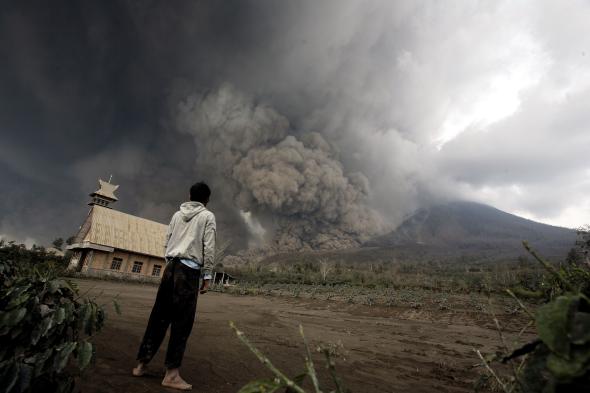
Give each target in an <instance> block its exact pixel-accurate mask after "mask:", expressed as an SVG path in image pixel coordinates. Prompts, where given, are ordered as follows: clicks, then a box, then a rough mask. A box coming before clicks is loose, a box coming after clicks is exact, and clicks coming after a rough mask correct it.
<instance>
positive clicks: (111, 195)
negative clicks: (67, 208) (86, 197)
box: [88, 176, 119, 207]
mask: <svg viewBox="0 0 590 393" xmlns="http://www.w3.org/2000/svg"><path fill="white" fill-rule="evenodd" d="M111 178H112V176H111ZM98 184H99V185H100V188H99V189H98V190H96V191H94V192H93V193H92V194H90V196H91V197H92V199H91V200H90V202H88V204H89V205H90V206H93V205H98V206H103V207H109V204H110V203H111V202H116V201H117V197H116V196H115V191H116V190H117V188H119V186H118V185H115V184H111V179H109V181H108V182H106V181H103V180H101V179H98Z"/></svg>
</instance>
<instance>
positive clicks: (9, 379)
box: [0, 362, 20, 393]
mask: <svg viewBox="0 0 590 393" xmlns="http://www.w3.org/2000/svg"><path fill="white" fill-rule="evenodd" d="M2 365H3V367H2V369H0V370H1V371H2V373H1V374H0V376H1V380H2V389H3V392H6V393H9V392H10V391H11V390H12V388H13V387H14V385H16V382H17V381H18V375H19V372H20V370H19V366H20V365H19V364H18V363H15V362H10V363H8V364H7V363H3V364H2Z"/></svg>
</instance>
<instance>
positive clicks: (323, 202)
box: [176, 85, 383, 249]
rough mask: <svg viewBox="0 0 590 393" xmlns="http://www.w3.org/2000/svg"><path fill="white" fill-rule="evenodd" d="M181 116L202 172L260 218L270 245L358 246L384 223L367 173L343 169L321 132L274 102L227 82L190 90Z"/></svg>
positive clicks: (230, 202)
mask: <svg viewBox="0 0 590 393" xmlns="http://www.w3.org/2000/svg"><path fill="white" fill-rule="evenodd" d="M176 120H177V126H178V128H179V130H181V131H182V132H186V133H189V134H191V135H193V136H194V138H195V145H196V148H197V159H196V168H197V170H198V172H199V173H200V174H202V175H203V174H206V176H207V178H208V179H212V180H211V181H212V183H213V184H214V187H216V188H218V189H220V190H223V191H222V194H223V195H224V201H223V204H224V205H225V206H224V207H225V208H228V209H234V210H235V213H236V214H238V213H239V211H243V212H250V213H251V214H252V216H253V217H255V218H256V219H257V220H258V221H259V222H261V223H262V225H263V226H264V229H265V230H266V231H267V233H270V234H271V237H270V239H268V240H269V241H270V243H267V244H266V245H267V246H268V245H272V246H273V247H277V248H279V249H304V248H312V249H330V248H340V247H354V246H357V245H358V244H360V242H362V241H363V240H365V239H367V238H368V237H370V236H373V235H375V234H377V233H380V232H381V231H382V229H383V223H382V221H381V219H380V217H379V216H378V214H377V213H376V212H375V211H373V210H372V209H371V208H369V207H368V206H367V205H366V204H365V201H366V198H367V197H368V194H369V182H368V179H367V178H366V177H365V176H364V175H363V174H362V173H359V172H353V173H345V171H344V169H343V166H342V164H341V162H340V161H339V160H338V158H337V155H336V152H335V151H334V149H333V148H332V147H331V145H330V144H329V143H328V142H327V141H326V140H325V139H324V137H323V136H322V135H321V134H319V133H316V132H307V133H305V132H304V133H301V132H297V133H295V132H294V131H293V130H292V129H290V126H289V121H288V120H287V118H285V117H284V116H283V115H281V114H280V113H278V112H277V111H276V110H274V109H273V108H272V107H270V106H267V105H265V104H262V103H257V102H255V100H254V99H253V98H252V97H249V96H247V95H245V94H243V93H241V92H239V91H237V90H236V89H235V88H233V87H232V86H230V85H223V86H221V87H220V88H219V89H217V90H215V91H212V92H209V93H206V94H193V95H191V96H189V97H187V98H186V99H185V100H184V101H182V102H181V103H180V105H179V106H178V112H177V116H176Z"/></svg>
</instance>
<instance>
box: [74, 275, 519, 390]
mask: <svg viewBox="0 0 590 393" xmlns="http://www.w3.org/2000/svg"><path fill="white" fill-rule="evenodd" d="M76 282H77V283H78V285H79V287H80V289H81V291H82V292H85V291H89V292H88V294H89V295H90V296H96V295H98V297H97V299H98V302H99V303H105V304H106V306H105V307H106V309H107V312H108V316H107V321H106V325H105V327H104V329H103V331H102V332H101V333H99V335H98V336H97V337H95V339H94V342H95V344H96V347H97V359H96V364H95V365H94V366H93V367H92V368H91V369H89V370H88V371H87V372H85V374H84V376H83V379H82V381H81V382H80V383H79V384H78V386H79V388H80V390H81V391H82V392H166V391H170V390H168V389H164V388H162V387H161V386H160V379H161V377H162V375H163V362H164V360H163V358H164V352H165V345H166V344H167V339H166V340H165V341H164V344H163V348H161V349H160V352H159V354H158V355H157V356H156V358H155V359H154V360H153V362H152V363H151V375H150V376H147V377H143V378H136V377H133V376H131V368H132V367H133V366H134V364H135V355H136V353H137V349H138V346H139V343H140V340H141V337H142V335H143V332H144V329H145V326H146V322H147V319H148V316H149V313H150V310H151V307H152V305H153V301H154V298H155V294H156V290H157V288H156V287H155V286H150V285H139V284H130V283H118V282H109V281H91V280H76ZM117 295H118V297H119V303H120V304H121V308H122V314H121V315H117V314H116V313H115V312H114V309H113V307H112V305H111V299H112V298H113V297H115V296H117ZM488 319H489V318H488V316H486V315H481V313H476V312H474V313H472V314H470V313H465V312H454V311H449V310H444V311H439V310H414V309H411V308H406V309H403V308H385V307H369V306H360V305H349V304H346V303H342V302H331V301H330V302H327V301H310V300H299V299H288V298H278V297H260V296H242V297H240V296H233V295H228V294H219V293H208V294H206V295H202V296H200V297H199V300H198V310H197V321H196V322H195V326H194V328H193V333H192V335H191V337H190V339H189V343H188V347H187V351H186V354H185V358H184V363H183V366H182V369H181V371H182V374H183V375H184V377H185V378H186V379H187V380H188V382H190V383H192V384H193V386H194V388H193V392H207V393H217V392H220V393H221V392H237V391H238V390H239V388H240V387H241V386H243V385H244V384H245V383H246V382H248V381H250V380H252V379H255V378H260V377H270V372H269V371H268V370H267V369H266V368H265V367H264V366H263V365H261V364H260V363H259V362H258V361H257V359H256V358H255V357H254V355H253V354H252V353H251V352H250V351H249V350H248V348H246V347H245V346H244V345H243V344H242V343H241V342H239V341H238V339H237V338H236V336H235V334H234V333H233V331H232V330H231V329H230V327H229V325H228V321H230V320H233V321H234V322H235V323H236V325H237V326H238V327H239V328H240V329H241V330H242V331H244V332H245V334H246V335H247V337H249V338H250V340H251V341H252V342H253V343H254V344H255V345H256V346H257V347H258V348H259V349H260V350H262V351H263V352H264V353H265V354H267V356H268V357H269V358H270V359H271V361H272V362H273V363H274V364H275V365H276V366H278V367H279V368H280V369H282V370H283V371H285V372H287V374H289V375H292V376H294V375H296V374H299V373H300V372H301V371H302V370H303V365H304V363H303V353H304V348H303V345H302V341H301V338H300V336H299V332H298V326H299V324H302V325H303V326H304V329H305V332H306V336H307V338H308V340H309V341H310V342H311V343H312V344H313V345H314V346H317V345H319V344H322V345H332V346H334V347H337V348H338V352H339V355H338V357H337V358H336V369H337V371H338V373H339V374H340V375H341V376H342V379H343V381H344V383H345V385H346V387H348V388H349V389H350V390H351V391H352V392H355V393H370V392H437V393H440V392H471V391H473V383H474V381H475V380H476V379H477V377H478V373H479V369H478V368H474V367H473V366H474V365H475V364H477V363H478V361H477V358H476V355H475V353H474V352H473V348H476V349H480V350H483V351H486V352H490V351H494V350H496V349H499V344H500V340H499V339H498V333H497V331H495V330H494V329H493V328H492V325H491V324H490V323H489V322H490V321H489V320H488ZM506 320H507V321H509V320H510V319H509V318H506ZM514 328H515V329H516V327H514ZM508 338H512V337H511V336H510V335H508ZM314 361H315V363H316V365H317V366H318V367H317V368H318V371H319V374H320V379H323V380H327V379H328V375H327V373H326V371H325V369H324V364H325V362H324V358H323V355H322V354H321V353H317V354H316V355H315V357H314Z"/></svg>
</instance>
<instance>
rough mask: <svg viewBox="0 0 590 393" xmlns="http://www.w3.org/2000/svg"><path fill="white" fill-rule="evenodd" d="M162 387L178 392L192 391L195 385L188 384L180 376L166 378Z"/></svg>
mask: <svg viewBox="0 0 590 393" xmlns="http://www.w3.org/2000/svg"><path fill="white" fill-rule="evenodd" d="M162 386H164V387H167V388H172V389H178V390H191V389H192V388H193V385H191V384H189V383H187V382H186V381H185V380H184V379H182V378H181V377H180V375H178V374H177V375H174V376H165V377H164V379H163V380H162Z"/></svg>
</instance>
